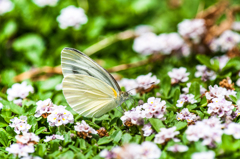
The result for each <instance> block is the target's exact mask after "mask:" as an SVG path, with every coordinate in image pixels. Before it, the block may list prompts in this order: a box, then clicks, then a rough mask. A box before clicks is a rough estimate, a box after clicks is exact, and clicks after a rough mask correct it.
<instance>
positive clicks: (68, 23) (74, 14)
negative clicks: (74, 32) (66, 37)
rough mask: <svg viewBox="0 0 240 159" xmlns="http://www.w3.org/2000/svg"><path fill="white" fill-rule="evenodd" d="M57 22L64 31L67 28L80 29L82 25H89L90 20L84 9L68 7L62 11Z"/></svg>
mask: <svg viewBox="0 0 240 159" xmlns="http://www.w3.org/2000/svg"><path fill="white" fill-rule="evenodd" d="M57 21H58V22H59V26H60V28H62V29H66V28H67V27H75V28H79V27H80V26H81V25H82V24H85V23H87V21H88V18H87V16H86V14H85V13H84V10H83V9H82V8H77V7H75V6H68V7H66V8H64V9H62V10H61V14H60V15H59V16H58V17H57Z"/></svg>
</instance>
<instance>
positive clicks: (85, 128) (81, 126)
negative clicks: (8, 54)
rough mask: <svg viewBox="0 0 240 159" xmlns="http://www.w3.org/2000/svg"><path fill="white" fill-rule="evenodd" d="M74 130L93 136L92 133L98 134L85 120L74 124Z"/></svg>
mask: <svg viewBox="0 0 240 159" xmlns="http://www.w3.org/2000/svg"><path fill="white" fill-rule="evenodd" d="M74 130H75V131H77V132H80V133H81V132H83V133H85V134H87V137H89V138H91V137H92V136H91V134H97V133H98V132H97V131H96V130H95V129H93V128H92V127H90V126H89V125H88V124H87V123H86V122H85V121H84V120H82V122H81V123H80V122H77V123H76V125H75V126H74Z"/></svg>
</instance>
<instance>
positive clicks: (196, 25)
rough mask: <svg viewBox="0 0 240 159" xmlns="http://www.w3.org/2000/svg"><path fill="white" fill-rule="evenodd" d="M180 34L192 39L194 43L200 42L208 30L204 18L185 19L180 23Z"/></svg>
mask: <svg viewBox="0 0 240 159" xmlns="http://www.w3.org/2000/svg"><path fill="white" fill-rule="evenodd" d="M178 32H179V34H180V35H181V36H182V37H183V38H186V39H189V40H192V41H193V43H199V42H200V41H201V39H202V36H203V35H204V34H205V32H206V27H205V20H204V19H193V20H189V19H185V20H184V21H182V22H181V23H179V24H178Z"/></svg>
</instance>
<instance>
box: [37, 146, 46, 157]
mask: <svg viewBox="0 0 240 159" xmlns="http://www.w3.org/2000/svg"><path fill="white" fill-rule="evenodd" d="M46 150H47V148H46V144H37V145H36V150H35V153H36V155H37V156H40V157H43V156H44V155H45V153H46Z"/></svg>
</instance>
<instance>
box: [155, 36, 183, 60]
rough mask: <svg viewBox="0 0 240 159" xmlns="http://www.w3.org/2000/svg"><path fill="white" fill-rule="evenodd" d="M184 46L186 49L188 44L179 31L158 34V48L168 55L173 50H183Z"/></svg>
mask: <svg viewBox="0 0 240 159" xmlns="http://www.w3.org/2000/svg"><path fill="white" fill-rule="evenodd" d="M183 47H184V49H185V51H186V49H187V48H186V47H187V45H186V44H185V42H184V40H183V39H182V38H181V37H180V36H179V34H178V33H170V34H160V35H159V36H158V50H159V51H160V52H161V53H162V54H165V55H168V54H170V53H172V52H173V51H179V52H181V50H182V48H183ZM185 54H186V53H185Z"/></svg>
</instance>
